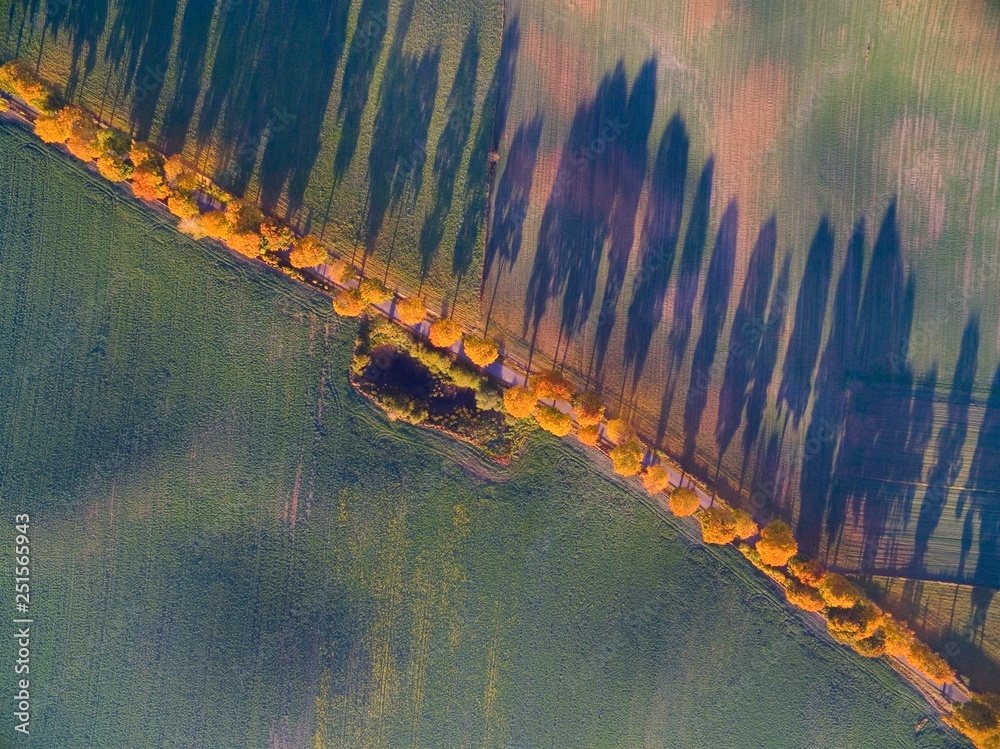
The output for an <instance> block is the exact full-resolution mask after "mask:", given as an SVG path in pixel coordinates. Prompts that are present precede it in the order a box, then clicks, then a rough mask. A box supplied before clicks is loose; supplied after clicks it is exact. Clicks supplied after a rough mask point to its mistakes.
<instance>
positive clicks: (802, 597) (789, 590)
mask: <svg viewBox="0 0 1000 749" xmlns="http://www.w3.org/2000/svg"><path fill="white" fill-rule="evenodd" d="M785 596H786V597H787V598H788V602H789V603H790V604H792V605H793V606H797V607H798V608H800V609H802V610H803V611H822V610H823V609H824V608H825V607H826V603H825V602H824V601H823V597H822V596H821V595H820V594H819V591H817V590H816V589H815V588H812V587H810V586H808V585H803V584H802V583H801V582H799V581H798V580H789V581H788V585H787V586H785Z"/></svg>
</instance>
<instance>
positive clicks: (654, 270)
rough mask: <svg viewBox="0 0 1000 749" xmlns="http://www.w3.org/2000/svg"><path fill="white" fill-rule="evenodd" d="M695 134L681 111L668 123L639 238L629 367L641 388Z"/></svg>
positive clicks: (627, 352) (677, 230) (627, 357)
mask: <svg viewBox="0 0 1000 749" xmlns="http://www.w3.org/2000/svg"><path fill="white" fill-rule="evenodd" d="M688 146H689V138H688V134H687V130H686V129H685V127H684V121H683V120H682V119H681V116H680V112H677V113H675V114H674V116H673V117H671V118H670V122H668V123H667V127H666V129H665V130H664V131H663V136H662V137H661V138H660V147H659V150H658V151H657V154H656V162H655V164H654V165H653V175H652V178H651V180H650V185H649V196H648V198H647V203H646V219H645V221H644V222H643V226H642V234H641V235H640V240H639V253H640V255H639V257H640V265H639V271H638V273H637V274H636V276H635V279H634V280H633V282H632V300H631V301H630V302H629V307H628V318H627V321H626V325H625V369H626V371H628V369H629V368H631V369H632V392H633V393H634V392H635V389H636V387H637V386H638V384H639V379H640V378H641V377H642V372H643V369H644V368H645V366H646V357H647V356H648V354H649V345H650V341H652V338H653V333H654V331H655V330H656V329H657V328H658V327H659V325H660V321H661V319H662V318H663V303H664V300H665V299H666V295H667V285H668V284H669V283H670V274H671V272H672V271H673V267H674V255H675V254H676V250H677V242H678V240H679V239H680V233H681V214H682V212H683V210H684V183H685V181H686V180H687V167H688Z"/></svg>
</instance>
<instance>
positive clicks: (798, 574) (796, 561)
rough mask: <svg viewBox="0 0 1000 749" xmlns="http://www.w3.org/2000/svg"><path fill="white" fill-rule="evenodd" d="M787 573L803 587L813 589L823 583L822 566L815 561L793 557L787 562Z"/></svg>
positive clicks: (802, 557)
mask: <svg viewBox="0 0 1000 749" xmlns="http://www.w3.org/2000/svg"><path fill="white" fill-rule="evenodd" d="M788 571H789V572H791V573H792V575H793V576H794V577H795V579H796V580H798V581H799V582H800V583H802V584H803V585H811V586H812V587H814V588H815V587H817V586H818V585H819V584H820V583H821V582H822V581H823V566H822V565H821V564H820V563H819V562H817V561H816V560H815V559H809V558H808V557H804V556H794V557H792V558H791V559H789V560H788ZM851 605H852V606H853V605H854V604H853V603H852V604H851Z"/></svg>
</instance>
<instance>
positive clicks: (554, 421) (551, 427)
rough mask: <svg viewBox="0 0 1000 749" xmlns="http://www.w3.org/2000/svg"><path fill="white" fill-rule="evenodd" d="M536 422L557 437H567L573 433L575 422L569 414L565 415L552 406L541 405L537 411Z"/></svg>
mask: <svg viewBox="0 0 1000 749" xmlns="http://www.w3.org/2000/svg"><path fill="white" fill-rule="evenodd" d="M535 421H537V422H538V426H540V427H541V428H542V429H544V430H545V431H546V432H551V433H552V434H554V435H555V436H556V437H565V436H566V435H567V434H569V433H570V432H571V431H573V420H572V419H571V418H570V416H569V414H564V413H563V412H562V411H560V410H559V409H558V408H553V407H552V406H546V405H542V404H539V406H538V408H536V409H535Z"/></svg>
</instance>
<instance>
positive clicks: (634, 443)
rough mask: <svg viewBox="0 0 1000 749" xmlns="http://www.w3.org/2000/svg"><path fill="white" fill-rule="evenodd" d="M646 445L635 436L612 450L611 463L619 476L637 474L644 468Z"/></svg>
mask: <svg viewBox="0 0 1000 749" xmlns="http://www.w3.org/2000/svg"><path fill="white" fill-rule="evenodd" d="M645 454H646V448H645V446H644V445H643V444H642V443H641V442H640V441H639V440H637V439H636V438H635V437H633V438H632V439H629V440H625V441H624V442H622V443H621V444H620V445H618V446H616V447H614V448H612V450H611V465H612V466H613V467H614V470H615V473H617V474H618V475H619V476H635V475H636V474H637V473H639V471H640V470H642V458H643V456H644V455H645Z"/></svg>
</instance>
